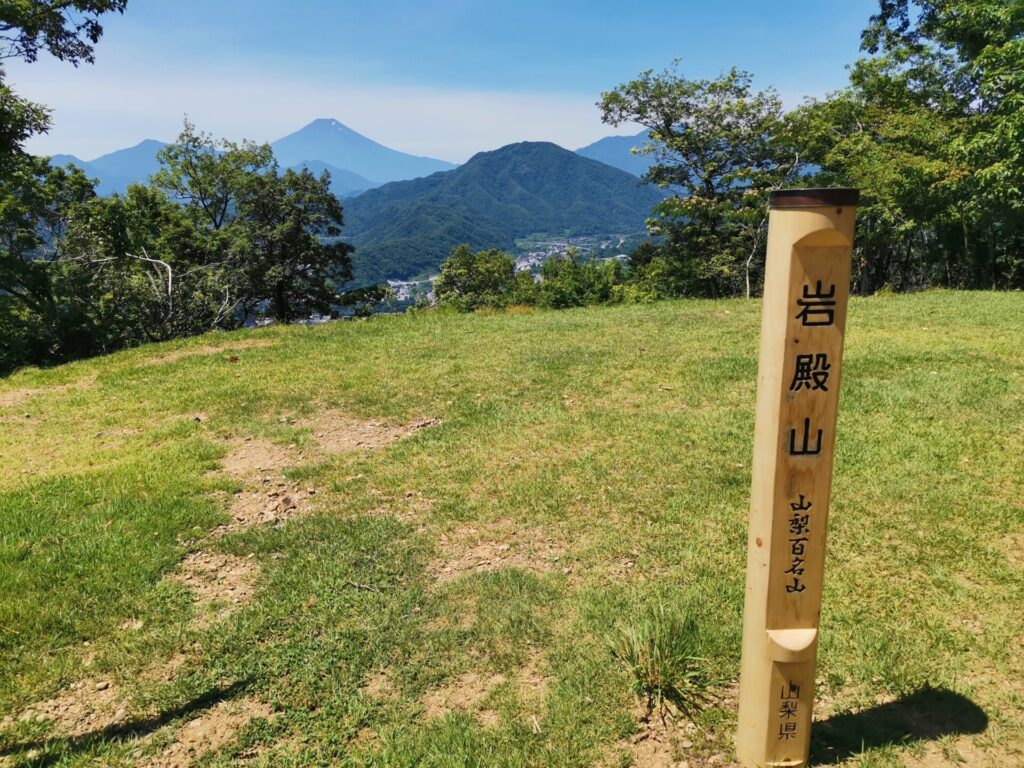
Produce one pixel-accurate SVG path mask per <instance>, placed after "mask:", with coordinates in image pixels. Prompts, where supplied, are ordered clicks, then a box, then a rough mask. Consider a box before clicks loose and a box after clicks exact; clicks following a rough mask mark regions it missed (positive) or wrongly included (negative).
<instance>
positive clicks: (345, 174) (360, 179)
mask: <svg viewBox="0 0 1024 768" xmlns="http://www.w3.org/2000/svg"><path fill="white" fill-rule="evenodd" d="M291 168H292V170H295V171H297V170H299V169H301V168H308V169H309V170H310V171H311V172H312V173H313V175H314V176H317V177H319V176H320V174H321V173H323V172H324V171H327V172H328V173H329V174H331V192H333V193H334V194H335V196H336V197H353V196H354V195H358V194H359V193H361V192H365V191H366V190H368V189H373V188H374V187H379V186H380V182H378V181H370V180H369V179H367V178H366V177H365V176H360V175H359V174H358V173H352V171H347V170H345V169H344V168H335V167H334V166H333V165H330V164H329V163H325V162H323V161H322V160H304V161H302V162H301V163H296V164H295V165H293V166H291Z"/></svg>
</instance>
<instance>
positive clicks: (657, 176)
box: [599, 67, 800, 296]
mask: <svg viewBox="0 0 1024 768" xmlns="http://www.w3.org/2000/svg"><path fill="white" fill-rule="evenodd" d="M599 106H600V108H601V112H602V118H603V120H604V121H605V122H607V123H610V124H611V125H620V124H621V123H624V122H634V123H640V124H641V125H643V126H645V127H646V128H647V129H648V130H649V132H650V134H649V135H650V141H649V142H648V143H647V144H646V145H645V146H644V147H643V148H642V149H643V151H644V152H646V153H649V154H652V155H654V157H655V160H656V161H655V163H654V164H653V165H652V166H651V168H650V170H649V171H648V173H647V178H649V179H650V180H651V181H653V182H655V183H656V184H658V185H659V186H662V187H664V188H667V189H672V190H674V191H675V194H673V195H672V196H670V197H669V198H667V199H666V200H665V201H664V202H663V203H661V204H660V205H659V206H658V208H657V209H656V216H655V218H654V219H653V220H652V221H650V222H649V228H650V229H651V231H652V233H653V234H665V235H666V236H667V237H666V243H665V246H664V248H663V255H664V257H665V259H666V262H665V264H664V265H665V266H667V267H669V269H668V270H666V271H661V272H659V276H660V279H662V280H664V281H665V284H664V285H662V286H661V287H660V290H662V291H663V292H664V293H666V294H668V295H685V294H702V295H711V296H719V295H723V294H728V293H735V292H737V290H738V289H739V286H740V280H741V275H742V281H743V285H744V286H745V289H746V293H747V295H748V296H749V295H751V293H752V290H753V282H754V279H755V276H754V270H755V267H756V266H757V265H759V264H760V260H759V257H761V256H762V255H763V250H764V241H765V234H766V226H767V219H766V210H767V206H766V203H767V193H768V192H769V191H770V190H771V189H776V188H778V187H780V186H782V185H783V184H784V183H785V182H786V181H787V180H792V179H794V178H795V177H796V174H797V172H798V171H799V169H800V158H799V154H798V153H797V151H796V149H795V145H794V144H793V142H792V140H791V138H790V135H789V132H788V130H787V126H786V122H785V120H784V116H783V110H782V102H781V100H780V98H779V96H778V94H776V93H775V91H773V90H770V89H769V90H766V91H754V90H753V89H752V86H751V75H750V74H749V73H746V72H741V71H738V70H736V69H731V70H729V71H728V72H726V73H724V74H723V75H721V76H719V77H717V78H715V79H711V80H690V79H687V78H685V77H683V76H681V75H679V74H677V72H676V70H675V68H674V67H673V68H670V69H667V70H664V71H663V72H661V73H658V74H655V73H654V72H653V71H651V70H648V71H646V72H643V73H641V74H640V76H639V77H637V78H636V79H634V80H631V81H629V82H627V83H623V84H622V85H620V86H618V87H617V88H615V89H614V90H611V91H608V92H607V93H604V94H602V97H601V101H600V102H599Z"/></svg>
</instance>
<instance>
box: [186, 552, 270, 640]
mask: <svg viewBox="0 0 1024 768" xmlns="http://www.w3.org/2000/svg"><path fill="white" fill-rule="evenodd" d="M258 573H259V564H258V563H257V562H256V559H255V558H254V557H253V556H249V557H237V556H235V555H227V554H221V553H219V552H193V553H191V554H189V555H187V556H186V557H185V559H184V560H182V562H181V564H180V565H179V566H178V570H177V571H176V572H175V573H173V574H171V575H170V576H169V577H168V578H170V579H173V580H174V581H177V582H180V583H182V584H184V585H185V586H186V587H188V588H189V590H191V592H192V595H193V597H194V598H195V601H196V607H197V608H199V609H200V615H199V617H198V618H197V619H196V620H197V622H199V623H200V624H205V623H206V622H208V621H210V620H211V619H212V618H224V617H225V616H227V615H228V614H230V613H232V612H234V611H235V610H237V609H238V608H239V607H240V606H242V605H243V604H245V603H247V602H248V601H249V600H250V599H251V598H252V594H253V585H254V583H255V581H256V576H257V574H258ZM211 614H212V616H211Z"/></svg>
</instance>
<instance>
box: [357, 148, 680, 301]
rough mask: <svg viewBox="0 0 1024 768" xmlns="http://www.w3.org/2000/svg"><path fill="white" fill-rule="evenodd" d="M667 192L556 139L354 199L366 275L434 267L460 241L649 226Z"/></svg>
mask: <svg viewBox="0 0 1024 768" xmlns="http://www.w3.org/2000/svg"><path fill="white" fill-rule="evenodd" d="M661 199H662V194H661V192H660V191H659V190H657V189H656V188H654V187H651V186H649V185H645V184H643V183H642V182H640V181H639V180H638V179H637V178H636V177H634V176H631V175H630V174H628V173H626V172H624V171H621V170H619V169H617V168H612V167H610V166H608V165H605V164H604V163H600V162H598V161H596V160H591V159H588V158H585V157H580V156H579V155H578V154H576V153H574V152H570V151H569V150H566V149H563V148H561V147H559V146H557V145H555V144H550V143H547V142H523V143H519V144H510V145H508V146H506V147H502V148H501V149H497V150H494V151H492V152H481V153H479V154H477V155H474V156H473V157H472V158H470V160H469V161H468V162H466V164H465V165H462V166H460V167H459V168H456V169H455V170H454V171H448V172H446V173H435V174H433V175H431V176H427V177H426V178H422V179H414V180H412V181H404V182H395V183H392V184H385V185H384V186H382V187H379V188H377V189H374V190H370V191H369V192H365V193H364V194H362V195H360V196H358V197H356V198H353V199H352V200H349V201H347V202H346V206H345V234H346V237H347V238H348V239H350V240H351V241H352V242H353V243H354V244H355V245H356V247H357V249H356V254H355V258H354V265H355V274H356V279H357V281H359V282H364V283H365V282H375V281H379V280H383V279H386V278H407V277H411V276H413V275H416V274H419V273H421V272H424V271H427V270H433V269H436V268H437V267H438V265H439V264H440V263H441V261H443V260H444V259H445V258H446V257H447V256H448V255H449V253H451V250H452V248H454V247H455V246H456V245H459V244H461V243H468V244H469V245H470V246H471V247H473V248H491V247H494V248H511V247H513V245H514V243H515V240H516V238H519V237H525V236H528V235H532V234H538V233H547V234H557V235H564V236H575V235H589V234H625V233H637V232H642V231H643V230H644V221H645V219H646V218H647V217H648V216H649V215H650V213H651V209H652V208H653V206H654V205H656V204H657V203H658V202H659V201H660V200H661Z"/></svg>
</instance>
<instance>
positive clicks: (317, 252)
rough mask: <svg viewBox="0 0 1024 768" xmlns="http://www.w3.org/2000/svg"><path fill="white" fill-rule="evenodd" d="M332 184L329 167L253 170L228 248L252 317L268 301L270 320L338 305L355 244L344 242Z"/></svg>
mask: <svg viewBox="0 0 1024 768" xmlns="http://www.w3.org/2000/svg"><path fill="white" fill-rule="evenodd" d="M330 184H331V177H330V174H329V173H327V172H326V171H325V172H324V173H323V174H321V175H320V176H319V177H316V176H314V175H313V174H312V173H311V172H310V171H309V170H307V169H303V170H302V171H299V172H296V171H292V170H287V171H285V172H284V174H283V175H280V176H279V175H278V174H277V172H276V171H273V170H271V171H268V172H265V173H262V174H256V173H253V175H252V176H251V178H250V179H249V180H248V181H247V182H246V183H245V184H244V185H243V186H244V190H245V192H244V194H243V195H242V196H241V197H240V199H239V202H238V215H237V217H236V218H235V220H234V222H233V226H232V227H231V245H230V251H229V253H230V256H231V260H232V262H233V263H235V264H237V265H238V270H239V272H240V274H241V276H242V280H241V284H242V287H243V294H244V296H245V297H246V299H245V301H244V305H245V306H246V307H247V308H248V309H249V313H250V314H252V312H253V311H254V310H255V307H256V305H257V304H259V303H261V302H264V301H266V302H268V304H269V314H270V315H271V316H272V317H274V318H275V319H276V320H280V321H283V322H291V321H294V320H297V319H299V318H302V317H309V316H310V315H311V314H313V313H314V312H318V313H322V314H326V313H329V312H330V311H331V307H332V305H334V304H336V303H338V302H339V287H340V286H342V285H343V284H345V283H347V282H348V281H349V280H351V279H352V259H351V253H352V251H353V250H354V249H353V247H352V246H351V245H350V244H349V243H345V242H343V241H342V240H341V239H340V236H341V230H342V225H343V218H342V209H341V203H340V202H339V201H338V198H337V197H335V196H334V194H333V193H332V192H331V190H330Z"/></svg>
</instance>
